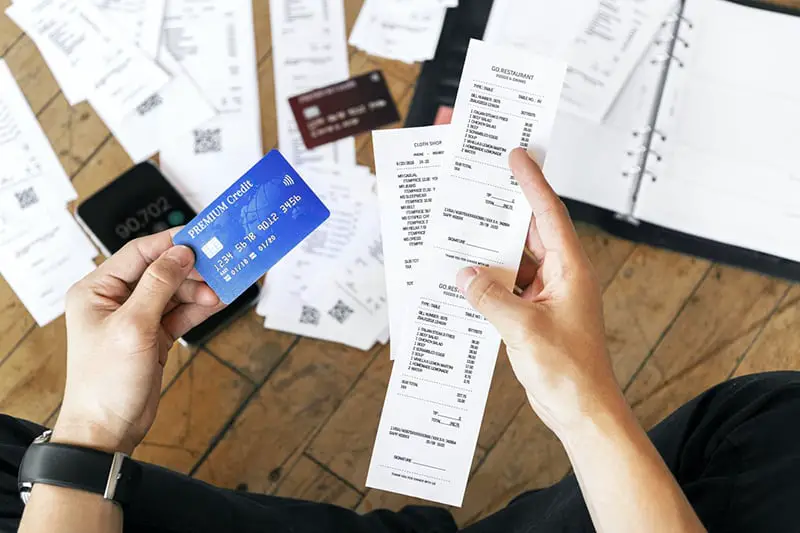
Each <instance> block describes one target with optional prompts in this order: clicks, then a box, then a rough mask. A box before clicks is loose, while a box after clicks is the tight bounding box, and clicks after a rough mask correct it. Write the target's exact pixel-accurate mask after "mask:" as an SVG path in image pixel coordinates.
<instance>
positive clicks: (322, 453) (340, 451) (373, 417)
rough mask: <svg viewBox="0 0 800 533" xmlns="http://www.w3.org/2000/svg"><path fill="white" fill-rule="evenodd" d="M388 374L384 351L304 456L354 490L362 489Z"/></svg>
mask: <svg viewBox="0 0 800 533" xmlns="http://www.w3.org/2000/svg"><path fill="white" fill-rule="evenodd" d="M391 371H392V361H391V360H389V351H388V349H384V350H382V351H381V352H380V353H378V356H377V357H376V358H375V360H374V361H372V363H371V364H370V365H369V367H368V368H367V370H366V372H364V375H363V376H362V377H361V379H359V380H358V383H356V385H355V387H353V390H352V391H351V392H350V394H348V395H347V398H345V400H344V401H343V402H342V404H341V406H339V408H338V409H337V410H336V412H335V413H334V414H333V416H332V417H331V418H330V420H328V422H327V423H326V424H325V426H324V427H323V428H322V430H320V432H319V434H318V435H317V436H316V438H315V439H314V440H313V441H312V442H311V444H310V445H309V446H308V448H307V449H306V453H308V454H309V455H311V456H312V457H313V458H314V459H316V460H317V461H319V462H320V463H322V464H324V465H325V466H327V467H328V468H329V469H330V470H331V471H332V472H333V473H335V474H336V475H337V476H339V477H340V478H342V479H344V480H346V481H347V482H349V483H350V484H351V485H353V486H355V487H363V486H364V482H365V481H366V479H367V469H368V468H369V459H370V456H371V455H372V445H373V443H374V441H375V432H376V431H377V430H378V420H380V415H381V410H382V408H383V399H384V397H385V396H386V387H387V386H388V385H389V375H390V374H391Z"/></svg>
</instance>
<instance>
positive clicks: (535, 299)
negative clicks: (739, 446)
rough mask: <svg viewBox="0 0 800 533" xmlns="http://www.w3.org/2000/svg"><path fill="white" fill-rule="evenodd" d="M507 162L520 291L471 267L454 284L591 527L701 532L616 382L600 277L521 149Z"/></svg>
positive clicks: (560, 206)
mask: <svg viewBox="0 0 800 533" xmlns="http://www.w3.org/2000/svg"><path fill="white" fill-rule="evenodd" d="M511 169H512V171H513V172H514V176H515V177H516V178H517V181H518V182H519V184H520V187H521V188H522V191H523V192H524V194H525V197H526V198H527V200H528V202H529V203H530V205H531V209H532V211H533V217H532V219H531V226H530V232H529V234H528V239H527V242H526V253H525V254H524V257H523V261H522V264H521V266H520V272H519V276H518V278H517V285H518V286H519V287H520V289H521V291H522V292H521V293H520V295H519V296H517V295H515V294H513V293H512V292H511V291H509V290H508V289H507V288H505V287H503V286H501V285H500V284H499V283H497V282H495V281H494V279H493V276H492V273H491V271H490V270H489V269H485V268H475V267H469V268H466V269H464V270H462V271H461V272H459V274H458V279H457V283H458V286H459V288H460V289H461V291H462V292H463V293H464V295H465V297H466V298H467V300H468V301H469V302H470V303H471V304H472V305H473V306H474V307H475V308H476V309H477V310H478V311H480V312H481V313H482V314H483V315H484V316H485V317H486V318H487V319H488V320H489V321H490V322H491V323H492V324H493V325H494V326H495V327H496V328H497V330H498V331H499V332H500V334H501V335H502V337H503V340H504V341H505V343H506V346H507V348H508V349H507V352H508V357H509V360H510V362H511V366H512V368H513V369H514V373H515V374H516V376H517V379H519V381H520V383H521V384H522V386H523V387H524V388H525V391H526V392H527V395H528V400H529V402H530V404H531V406H532V407H533V409H534V411H535V412H536V413H537V414H538V415H539V417H540V418H541V419H542V421H543V422H544V423H545V424H547V426H548V427H549V428H550V429H551V430H552V431H553V432H554V433H555V434H556V435H557V436H558V438H559V439H560V440H561V442H562V444H563V445H564V447H565V448H566V450H567V454H568V455H569V458H570V461H571V462H572V465H573V467H574V469H575V472H576V475H577V478H578V482H579V484H580V487H581V491H582V492H583V496H584V499H585V500H586V504H587V506H588V508H589V512H590V514H591V516H592V521H593V522H594V525H595V528H596V529H597V530H598V531H601V532H603V531H613V532H615V533H617V532H637V533H638V532H640V531H649V532H656V533H658V532H662V531H663V532H679V531H680V532H700V531H704V528H703V525H702V524H701V523H700V520H699V519H698V518H697V515H696V514H695V512H694V510H693V509H692V507H691V505H690V504H689V502H688V501H687V499H686V497H685V496H684V494H683V492H682V491H681V488H680V487H679V486H678V484H677V482H676V481H675V479H674V478H673V476H672V474H671V472H670V471H669V470H668V468H667V466H666V464H665V463H664V461H663V460H662V459H661V456H660V455H659V454H658V452H657V450H656V449H655V447H654V446H653V444H652V443H651V442H650V440H649V439H648V437H647V434H646V433H645V432H644V430H643V429H642V428H641V426H640V425H639V423H638V422H637V421H636V418H635V416H634V415H633V412H632V411H631V409H630V407H629V406H628V405H627V403H626V402H625V398H624V396H623V394H622V391H621V390H620V388H619V386H618V384H617V382H616V379H615V377H614V372H613V369H612V366H611V362H610V360H609V357H608V353H607V351H606V347H605V326H604V324H603V307H602V298H601V295H600V290H599V286H598V284H597V281H596V280H595V278H594V273H593V270H592V267H591V264H590V262H589V260H588V258H587V257H586V255H585V253H584V252H583V249H582V247H581V244H580V241H579V239H578V236H577V234H576V233H575V228H574V227H573V226H572V222H571V221H570V219H569V215H568V213H567V211H566V208H565V207H564V204H563V203H562V202H561V200H559V198H558V196H557V195H556V194H555V192H553V190H552V189H551V188H550V186H549V185H548V183H547V181H546V180H545V178H544V175H543V174H542V171H541V170H540V168H539V167H538V165H537V164H536V163H535V162H534V161H533V160H531V158H530V157H528V155H527V153H526V152H525V151H524V150H521V149H516V150H514V151H513V152H512V153H511Z"/></svg>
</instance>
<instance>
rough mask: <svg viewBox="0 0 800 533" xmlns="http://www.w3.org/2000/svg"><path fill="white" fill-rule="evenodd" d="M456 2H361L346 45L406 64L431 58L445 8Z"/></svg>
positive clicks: (416, 0) (436, 43)
mask: <svg viewBox="0 0 800 533" xmlns="http://www.w3.org/2000/svg"><path fill="white" fill-rule="evenodd" d="M457 6H458V0H365V2H364V5H363V6H362V8H361V12H360V13H359V15H358V19H357V20H356V24H355V26H354V27H353V32H352V33H351V34H350V44H351V45H353V46H355V47H356V48H360V49H361V50H364V51H365V52H367V53H368V54H372V55H375V56H380V57H386V58H388V59H397V60H400V61H404V62H406V63H414V62H416V61H427V60H428V59H433V57H434V55H435V54H436V47H437V46H438V44H439V36H440V34H441V33H442V26H443V25H444V17H445V14H446V12H447V8H448V7H457Z"/></svg>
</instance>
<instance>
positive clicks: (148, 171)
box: [75, 162, 259, 345]
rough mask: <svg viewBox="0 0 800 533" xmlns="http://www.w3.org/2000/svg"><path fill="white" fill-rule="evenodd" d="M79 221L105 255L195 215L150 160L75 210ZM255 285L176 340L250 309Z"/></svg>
mask: <svg viewBox="0 0 800 533" xmlns="http://www.w3.org/2000/svg"><path fill="white" fill-rule="evenodd" d="M75 214H76V218H77V219H78V223H80V224H81V226H83V228H84V229H85V230H86V232H87V233H88V234H89V235H90V236H91V237H92V240H93V241H94V242H95V244H96V245H97V246H98V247H99V248H100V250H102V252H103V253H104V254H105V255H106V257H108V256H110V255H111V254H113V253H115V252H116V251H117V250H119V249H120V248H122V247H123V246H125V244H126V243H127V242H128V241H131V240H133V239H136V238H138V237H144V236H145V235H151V234H153V233H158V232H161V231H164V230H167V229H169V228H172V227H175V226H180V225H182V224H185V223H187V222H189V221H190V220H191V219H193V218H194V217H195V215H196V213H195V212H194V210H193V209H192V208H191V207H189V204H188V203H186V200H184V199H183V197H182V196H181V195H180V194H179V193H178V191H176V190H175V188H174V187H173V186H172V185H171V184H170V183H169V182H168V181H167V180H166V178H165V177H164V176H163V174H161V172H160V171H159V170H158V168H157V167H156V166H155V165H153V164H152V163H150V162H144V163H140V164H138V165H136V166H135V167H133V168H132V169H130V170H129V171H127V172H126V173H124V174H123V175H121V176H120V177H118V178H117V179H115V180H114V181H112V182H111V183H110V184H108V185H107V186H106V187H105V188H103V189H101V190H100V191H98V192H97V193H95V194H94V195H93V196H92V197H90V198H88V199H86V200H84V201H83V203H81V204H80V205H79V206H78V208H77V210H76V213H75ZM258 294H259V288H258V285H253V286H252V287H250V288H249V289H247V290H246V291H245V292H244V294H242V295H241V296H240V297H239V298H237V299H236V300H234V301H233V303H231V304H230V305H229V306H228V307H226V308H225V309H223V310H222V311H220V312H219V313H217V314H216V315H214V316H212V317H211V318H209V319H208V320H206V321H205V322H203V323H202V324H200V325H199V326H197V327H196V328H194V329H193V330H191V331H190V332H189V333H187V334H186V335H184V336H183V337H182V338H181V339H180V340H181V341H182V342H183V343H184V344H189V345H196V344H200V343H202V342H204V341H205V340H207V339H208V338H210V337H211V336H212V335H213V334H214V333H215V332H216V331H218V330H219V329H220V328H222V327H224V326H225V325H226V324H228V323H229V322H230V321H231V320H233V319H234V318H236V317H237V316H239V315H240V314H241V313H243V312H244V311H246V310H247V309H248V308H249V307H251V306H252V305H253V304H254V303H255V301H256V300H257V299H258Z"/></svg>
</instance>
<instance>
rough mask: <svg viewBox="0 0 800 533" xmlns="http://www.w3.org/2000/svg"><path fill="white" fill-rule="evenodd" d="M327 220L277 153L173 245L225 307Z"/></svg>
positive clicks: (322, 207) (197, 219)
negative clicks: (190, 255)
mask: <svg viewBox="0 0 800 533" xmlns="http://www.w3.org/2000/svg"><path fill="white" fill-rule="evenodd" d="M328 217H330V211H328V208H327V207H325V205H324V204H323V203H322V201H321V200H320V199H319V198H318V197H317V195H316V194H314V192H313V191H312V190H311V189H310V188H309V187H308V185H306V183H305V182H304V181H303V179H302V178H301V177H300V175H299V174H298V173H297V172H296V171H295V170H294V169H293V168H292V167H291V165H289V163H288V162H287V161H286V160H285V159H284V158H283V156H282V155H281V154H280V152H278V151H277V150H273V151H271V152H270V153H268V154H267V155H266V156H265V157H264V158H263V159H261V161H259V162H258V163H256V165H255V166H254V167H253V168H251V169H250V170H249V171H248V172H247V173H246V174H245V175H244V176H242V177H241V178H239V179H238V180H237V181H236V182H235V183H234V184H233V185H231V186H230V187H229V188H228V189H227V190H226V191H225V192H223V193H222V194H221V195H220V196H219V197H218V198H217V199H216V200H214V201H213V202H212V203H211V205H209V206H208V207H206V208H205V209H204V210H203V211H202V212H201V213H200V214H199V215H197V217H195V218H194V219H193V220H192V221H191V222H189V223H188V224H187V225H186V226H185V227H184V228H183V229H182V230H181V231H180V232H179V233H178V234H177V235H175V237H174V239H173V242H174V243H175V244H182V245H186V246H188V247H190V248H191V249H192V250H193V251H194V253H195V256H196V264H195V268H196V269H197V271H198V272H200V274H201V275H202V276H203V278H204V279H205V281H206V283H208V285H209V286H210V287H211V288H212V289H213V290H214V292H216V293H217V295H218V296H219V297H220V299H221V300H222V301H223V302H225V303H230V302H232V301H233V300H235V299H236V298H237V297H238V296H239V295H240V294H242V293H243V292H244V291H245V290H247V288H248V287H250V285H252V284H253V283H255V282H256V281H257V280H258V278H260V277H261V276H263V275H264V273H265V272H266V271H267V270H269V269H270V268H272V266H273V265H275V264H276V263H277V262H278V261H280V260H281V259H282V258H283V257H284V256H285V255H286V254H288V253H289V252H290V251H291V250H292V249H293V248H294V247H295V246H297V245H298V244H300V243H301V242H302V241H303V240H304V239H305V238H306V237H308V236H309V235H310V234H311V233H312V232H313V231H314V230H315V229H317V228H318V227H319V226H320V225H321V224H322V223H323V222H325V221H326V220H327V219H328Z"/></svg>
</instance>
